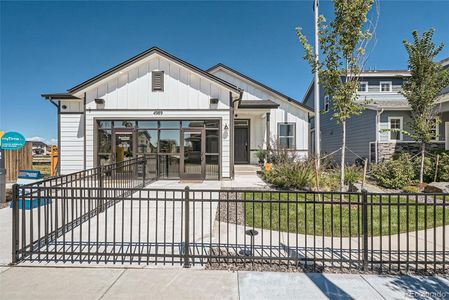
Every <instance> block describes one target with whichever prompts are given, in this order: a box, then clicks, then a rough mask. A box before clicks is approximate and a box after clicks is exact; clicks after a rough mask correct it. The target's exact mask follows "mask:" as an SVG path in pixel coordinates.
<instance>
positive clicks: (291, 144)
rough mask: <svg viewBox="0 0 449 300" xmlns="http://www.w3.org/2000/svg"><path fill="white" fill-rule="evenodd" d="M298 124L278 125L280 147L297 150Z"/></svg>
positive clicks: (285, 123) (284, 123) (283, 123)
mask: <svg viewBox="0 0 449 300" xmlns="http://www.w3.org/2000/svg"><path fill="white" fill-rule="evenodd" d="M295 131H296V123H287V122H282V123H278V139H279V145H280V146H281V147H284V148H287V149H295V144H296V135H295Z"/></svg>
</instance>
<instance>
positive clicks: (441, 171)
mask: <svg viewBox="0 0 449 300" xmlns="http://www.w3.org/2000/svg"><path fill="white" fill-rule="evenodd" d="M437 180H438V181H446V182H449V153H447V152H445V153H441V154H440V161H439V163H438V176H437Z"/></svg>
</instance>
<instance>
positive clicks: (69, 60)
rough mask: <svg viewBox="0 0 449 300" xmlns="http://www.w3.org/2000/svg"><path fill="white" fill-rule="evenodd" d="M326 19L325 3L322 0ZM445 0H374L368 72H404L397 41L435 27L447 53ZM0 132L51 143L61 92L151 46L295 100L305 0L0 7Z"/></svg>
mask: <svg viewBox="0 0 449 300" xmlns="http://www.w3.org/2000/svg"><path fill="white" fill-rule="evenodd" d="M320 10H321V11H320V12H321V13H323V14H325V15H329V13H330V11H331V3H330V2H329V1H321V5H320ZM448 12H449V1H386V0H381V1H380V17H379V25H378V29H377V41H376V46H375V49H374V51H373V53H372V54H371V56H370V60H369V62H368V65H367V67H373V68H377V69H403V68H406V61H407V58H406V53H405V51H404V48H403V45H402V40H403V39H409V38H410V36H411V31H412V30H415V29H416V30H418V31H423V30H426V29H428V28H430V27H433V28H435V29H436V34H435V40H436V41H438V42H440V41H445V42H446V44H448V45H447V47H446V48H445V49H444V51H443V52H442V53H441V55H440V57H439V59H442V58H444V57H448V56H449V18H448V17H449V13H448ZM0 14H1V15H0V22H1V23H0V58H1V60H0V71H1V73H0V89H1V90H0V110H1V111H0V130H4V131H19V132H21V133H23V134H24V135H25V136H26V137H28V138H32V137H35V138H36V137H38V138H41V139H44V140H47V141H49V140H51V139H54V138H55V137H56V136H57V127H56V110H55V107H54V106H53V105H51V104H50V103H47V102H46V101H45V100H43V99H42V98H41V97H40V94H41V93H45V92H63V91H65V90H66V89H68V88H70V87H72V86H74V85H76V84H77V83H80V82H82V81H84V80H86V79H88V78H90V77H92V76H94V75H96V74H98V73H100V72H102V71H104V70H106V69H107V68H109V67H111V66H114V65H116V64H118V63H120V62H122V61H123V60H126V59H127V58H129V57H131V56H133V55H135V54H137V53H139V52H141V51H144V50H145V49H147V48H150V47H151V46H159V47H161V48H163V49H165V50H166V51H168V52H171V53H172V54H174V55H176V56H178V57H180V58H182V59H184V60H187V61H189V62H190V63H192V64H194V65H196V66H198V67H201V68H208V67H210V66H212V65H214V64H216V63H218V62H222V63H225V64H227V65H229V66H231V67H233V68H235V69H237V70H239V71H241V72H242V73H244V74H247V75H249V76H251V77H253V78H255V79H256V80H259V81H261V82H263V83H266V84H268V85H270V86H271V87H273V88H275V89H277V90H279V91H281V92H283V93H285V94H287V95H289V96H291V97H293V98H296V99H299V100H301V99H302V97H303V94H304V92H305V90H306V88H307V86H308V84H309V82H310V78H311V73H310V68H309V66H308V65H307V63H305V62H304V61H303V60H302V54H303V51H302V49H301V47H300V45H299V43H298V40H297V38H296V35H295V31H294V29H295V27H296V26H301V27H303V28H304V31H305V33H306V34H307V35H308V36H309V37H310V38H311V37H312V30H313V13H312V0H309V1H289V2H281V1H276V2H269V1H263V2H262V1H245V2H243V1H241V2H237V1H226V2H218V1H210V2H206V1H202V2H189V1H183V2H171V1H166V2H148V1H147V2H143V1H141V2H115V1H114V2H81V1H80V2H65V1H64V2H62V1H61V2H57V1H52V2H36V1H35V2H5V1H2V2H0Z"/></svg>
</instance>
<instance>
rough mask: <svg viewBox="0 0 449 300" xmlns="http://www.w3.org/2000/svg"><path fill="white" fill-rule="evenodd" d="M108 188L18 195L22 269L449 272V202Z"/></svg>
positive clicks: (43, 189) (417, 197)
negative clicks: (30, 264)
mask: <svg viewBox="0 0 449 300" xmlns="http://www.w3.org/2000/svg"><path fill="white" fill-rule="evenodd" d="M133 166H134V167H133V168H135V166H136V165H135V164H133ZM116 168H118V166H117V167H116ZM116 170H117V169H116ZM133 172H134V171H133ZM106 173H107V172H102V174H106ZM115 176H118V175H117V174H116V175H115ZM115 178H116V179H117V177H115ZM105 182H109V183H108V184H104V185H102V186H99V185H85V186H67V185H57V186H49V185H45V186H44V185H42V184H38V185H35V186H21V187H19V186H16V187H15V200H14V209H13V211H14V232H13V245H14V246H13V261H14V262H16V263H17V262H20V261H54V262H78V263H113V264H117V263H120V264H163V265H166V264H170V265H180V266H184V267H189V266H191V265H201V266H205V267H207V268H223V267H225V268H228V267H230V266H235V267H237V268H253V267H257V268H258V269H261V268H262V269H263V268H268V269H290V268H300V269H303V270H312V271H325V270H327V269H336V268H338V269H345V270H360V271H376V272H398V271H427V272H431V273H438V272H446V273H447V272H448V262H447V253H449V252H448V251H449V245H447V239H448V238H449V229H448V225H449V220H448V218H447V214H448V210H449V208H448V205H447V199H448V198H449V195H447V194H424V195H423V194H371V193H366V192H363V193H325V192H298V191H275V190H245V189H242V190H197V189H192V190H191V189H189V188H186V189H151V188H147V187H145V185H143V184H142V183H143V182H144V180H142V178H140V179H139V182H140V183H141V184H140V185H135V186H131V187H129V186H127V185H126V184H122V185H118V184H116V183H118V182H120V181H119V180H112V179H109V181H107V180H106V181H105ZM128 182H133V183H132V184H135V183H136V182H134V181H128ZM26 199H29V200H37V201H39V204H40V205H37V207H36V208H34V209H30V210H27V209H24V208H25V205H24V202H25V201H24V200H26ZM42 201H43V202H42ZM74 220H78V221H77V222H74Z"/></svg>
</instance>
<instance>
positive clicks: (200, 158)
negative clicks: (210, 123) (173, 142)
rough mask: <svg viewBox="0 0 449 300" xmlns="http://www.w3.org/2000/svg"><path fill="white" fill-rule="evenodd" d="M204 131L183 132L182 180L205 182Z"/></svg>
mask: <svg viewBox="0 0 449 300" xmlns="http://www.w3.org/2000/svg"><path fill="white" fill-rule="evenodd" d="M205 145H206V143H205V139H204V129H190V128H189V129H182V130H181V158H182V159H181V178H182V179H194V180H203V179H204V175H205V174H204V170H205V161H204V155H205V153H204V152H205V151H204V150H205Z"/></svg>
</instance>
